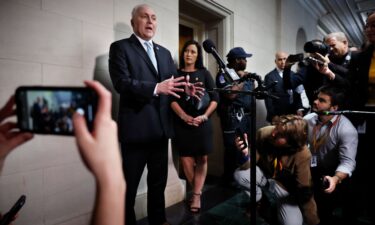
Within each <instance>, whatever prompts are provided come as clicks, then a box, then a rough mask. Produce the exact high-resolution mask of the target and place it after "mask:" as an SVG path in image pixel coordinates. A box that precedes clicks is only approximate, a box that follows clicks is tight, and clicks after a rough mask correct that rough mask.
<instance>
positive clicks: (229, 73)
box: [203, 39, 240, 83]
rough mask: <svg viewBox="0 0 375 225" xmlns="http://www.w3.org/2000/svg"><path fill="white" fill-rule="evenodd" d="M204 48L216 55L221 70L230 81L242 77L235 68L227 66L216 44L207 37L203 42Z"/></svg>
mask: <svg viewBox="0 0 375 225" xmlns="http://www.w3.org/2000/svg"><path fill="white" fill-rule="evenodd" d="M203 49H204V50H205V51H206V52H207V53H209V54H212V55H213V56H214V57H215V59H216V62H217V64H219V67H220V69H221V71H222V72H223V73H224V74H225V75H226V76H225V78H226V79H228V80H229V82H230V83H232V82H233V81H237V80H239V79H240V77H239V76H238V74H237V73H236V71H235V70H234V69H230V68H228V67H226V66H225V63H224V61H223V60H222V59H221V57H220V56H219V54H218V53H217V51H216V47H215V44H214V43H213V42H212V41H211V40H210V39H207V40H205V41H204V42H203Z"/></svg>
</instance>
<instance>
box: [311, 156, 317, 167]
mask: <svg viewBox="0 0 375 225" xmlns="http://www.w3.org/2000/svg"><path fill="white" fill-rule="evenodd" d="M317 166H318V157H317V156H316V155H312V157H311V165H310V167H317Z"/></svg>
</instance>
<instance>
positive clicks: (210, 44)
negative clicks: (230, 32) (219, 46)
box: [203, 39, 215, 53]
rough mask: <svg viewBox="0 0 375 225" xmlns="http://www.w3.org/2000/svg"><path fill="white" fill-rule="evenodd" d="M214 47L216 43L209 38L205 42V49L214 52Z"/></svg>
mask: <svg viewBox="0 0 375 225" xmlns="http://www.w3.org/2000/svg"><path fill="white" fill-rule="evenodd" d="M212 48H215V45H214V43H213V42H212V41H211V40H210V39H207V40H205V41H204V42H203V49H204V50H205V51H206V52H207V53H212Z"/></svg>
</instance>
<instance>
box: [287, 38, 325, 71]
mask: <svg viewBox="0 0 375 225" xmlns="http://www.w3.org/2000/svg"><path fill="white" fill-rule="evenodd" d="M303 50H304V51H305V52H306V53H319V54H321V55H323V56H325V55H327V54H328V53H329V51H330V47H329V46H328V45H326V44H324V43H323V42H322V41H320V40H312V41H308V42H306V43H305V45H304V46H303ZM288 62H290V63H296V62H302V63H303V64H305V65H306V66H307V65H309V64H315V63H317V64H319V65H324V62H322V61H321V60H319V59H316V58H314V57H311V56H308V57H304V55H303V53H299V54H295V55H289V57H288Z"/></svg>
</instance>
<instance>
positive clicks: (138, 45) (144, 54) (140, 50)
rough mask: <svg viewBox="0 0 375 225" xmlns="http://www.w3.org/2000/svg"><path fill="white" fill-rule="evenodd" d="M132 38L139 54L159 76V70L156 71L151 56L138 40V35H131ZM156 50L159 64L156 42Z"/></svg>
mask: <svg viewBox="0 0 375 225" xmlns="http://www.w3.org/2000/svg"><path fill="white" fill-rule="evenodd" d="M131 40H132V43H133V46H134V49H135V51H136V52H137V54H139V55H140V56H141V57H142V59H143V60H144V61H145V62H146V64H147V66H148V67H149V68H150V70H151V71H152V73H153V74H154V75H155V76H156V77H159V75H158V72H157V71H156V69H155V67H154V65H153V64H152V62H151V59H150V57H149V56H148V55H147V52H146V51H145V49H144V48H143V46H142V45H141V43H140V42H139V41H138V39H137V37H136V36H135V35H134V34H133V35H132V36H131ZM157 48H159V47H157ZM154 51H155V56H156V60H157V62H158V66H159V60H158V55H157V51H156V50H155V44H154Z"/></svg>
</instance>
